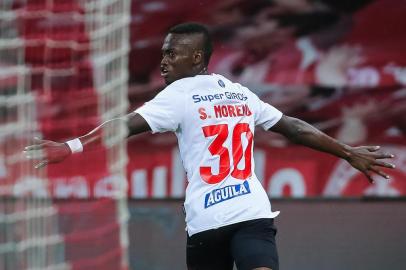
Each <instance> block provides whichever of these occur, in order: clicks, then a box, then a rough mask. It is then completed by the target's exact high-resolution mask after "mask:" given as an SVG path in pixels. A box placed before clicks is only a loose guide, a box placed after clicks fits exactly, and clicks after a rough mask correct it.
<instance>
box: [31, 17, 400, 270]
mask: <svg viewBox="0 0 406 270" xmlns="http://www.w3.org/2000/svg"><path fill="white" fill-rule="evenodd" d="M211 53H212V43H211V39H210V35H209V33H208V31H207V29H206V28H205V27H204V26H202V25H200V24H195V23H185V24H181V25H177V26H174V27H173V28H171V29H170V30H169V33H168V35H167V36H166V38H165V41H164V44H163V46H162V61H161V75H162V77H163V78H164V79H165V82H166V84H167V87H166V88H165V89H164V90H162V91H161V92H160V93H159V94H158V95H157V96H156V97H155V98H154V99H152V100H151V101H149V102H147V103H145V104H144V105H143V106H141V107H140V108H138V109H137V110H135V111H134V112H132V113H130V114H128V115H126V116H124V117H120V118H116V119H112V120H110V121H107V122H105V123H103V124H102V125H100V126H99V127H97V128H96V129H94V130H93V131H91V132H90V133H88V134H86V135H84V136H81V137H79V138H76V139H73V140H70V141H67V142H65V143H59V142H54V141H48V140H41V141H38V142H37V143H36V144H34V145H31V146H27V147H26V149H25V151H26V154H27V156H28V157H31V158H34V159H36V160H37V161H38V163H37V164H36V168H40V167H43V166H45V165H47V164H50V163H57V162H61V161H63V160H64V159H65V158H67V157H68V156H69V155H71V154H73V153H76V152H82V151H83V150H84V149H85V150H86V149H90V148H92V146H95V145H100V144H101V140H102V130H103V128H105V127H107V126H109V125H111V124H114V122H116V121H124V122H125V123H126V124H127V126H128V130H129V136H132V135H136V134H139V133H142V132H147V131H152V132H154V133H155V132H165V131H172V132H174V133H175V134H176V136H177V138H178V144H179V149H180V155H181V158H182V161H183V166H184V168H185V170H186V174H187V179H188V181H189V184H188V186H187V190H186V197H185V202H184V207H185V212H186V223H187V266H188V269H189V270H231V269H233V263H235V264H236V266H237V268H238V269H239V270H253V269H255V270H269V269H272V270H278V255H277V250H276V244H275V234H276V229H275V227H274V224H273V219H274V218H275V217H276V216H277V215H278V214H279V212H277V211H276V212H272V210H271V205H270V202H269V199H268V196H267V194H266V192H265V190H264V189H263V187H262V185H261V183H260V182H259V180H258V179H257V177H256V175H255V173H254V159H253V154H252V150H253V139H254V128H255V126H261V127H262V128H264V129H265V130H270V131H273V132H277V133H280V134H282V135H284V136H286V137H287V138H288V139H290V140H291V141H293V142H294V143H298V144H302V145H305V146H308V147H311V148H313V149H316V150H319V151H323V152H326V153H329V154H332V155H335V156H337V157H340V158H343V159H345V160H347V161H348V162H349V163H350V164H351V165H352V166H353V167H354V168H356V169H358V170H360V171H361V172H362V173H364V174H365V176H366V177H367V178H368V180H369V181H370V182H372V181H373V179H372V174H373V173H376V174H378V175H380V176H382V177H384V178H389V176H388V175H387V174H386V173H385V172H383V171H382V170H381V169H380V167H386V168H394V165H392V164H390V163H388V162H385V161H383V159H387V158H392V157H393V155H391V154H388V153H383V152H381V150H379V147H378V146H361V147H351V146H348V145H345V144H343V143H340V142H338V141H336V140H335V139H333V138H331V137H329V136H327V135H326V134H324V133H322V132H321V131H319V130H317V129H316V128H314V127H312V126H311V125H309V124H307V123H305V122H303V121H301V120H299V119H296V118H292V117H289V116H286V115H283V114H282V113H281V112H280V111H279V110H277V109H276V108H274V107H272V106H271V105H269V104H267V103H264V102H263V101H261V100H260V99H259V98H258V97H257V96H256V95H255V94H254V93H252V92H251V91H250V90H249V89H247V88H246V87H244V86H242V85H240V84H237V83H233V82H231V81H229V80H228V79H227V78H225V77H223V76H221V75H218V74H209V73H208V72H207V66H208V64H209V60H210V55H211ZM38 152H40V153H44V154H43V155H42V156H41V155H38V154H37V153H38Z"/></svg>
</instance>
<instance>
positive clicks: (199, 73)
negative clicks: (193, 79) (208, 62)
mask: <svg viewBox="0 0 406 270" xmlns="http://www.w3.org/2000/svg"><path fill="white" fill-rule="evenodd" d="M206 74H208V72H207V67H203V68H202V69H201V70H200V71H199V72H198V73H197V74H196V75H206Z"/></svg>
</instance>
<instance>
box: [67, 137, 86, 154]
mask: <svg viewBox="0 0 406 270" xmlns="http://www.w3.org/2000/svg"><path fill="white" fill-rule="evenodd" d="M66 144H67V145H68V146H69V148H70V150H71V151H72V154H74V153H80V152H83V144H82V142H81V141H80V140H79V139H78V138H76V139H73V140H70V141H67V142H66Z"/></svg>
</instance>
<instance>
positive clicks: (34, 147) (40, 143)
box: [24, 137, 46, 151]
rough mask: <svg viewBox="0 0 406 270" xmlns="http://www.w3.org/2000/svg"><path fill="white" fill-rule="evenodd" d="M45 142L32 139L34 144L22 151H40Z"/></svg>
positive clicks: (36, 138)
mask: <svg viewBox="0 0 406 270" xmlns="http://www.w3.org/2000/svg"><path fill="white" fill-rule="evenodd" d="M45 143H46V141H44V140H41V139H39V138H38V137H35V138H34V144H33V145H29V146H26V147H25V148H24V151H32V150H40V149H42V148H43V147H44V145H45Z"/></svg>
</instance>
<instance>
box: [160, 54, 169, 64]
mask: <svg viewBox="0 0 406 270" xmlns="http://www.w3.org/2000/svg"><path fill="white" fill-rule="evenodd" d="M164 65H168V58H167V57H166V56H163V57H162V59H161V66H164Z"/></svg>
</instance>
